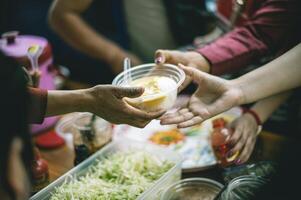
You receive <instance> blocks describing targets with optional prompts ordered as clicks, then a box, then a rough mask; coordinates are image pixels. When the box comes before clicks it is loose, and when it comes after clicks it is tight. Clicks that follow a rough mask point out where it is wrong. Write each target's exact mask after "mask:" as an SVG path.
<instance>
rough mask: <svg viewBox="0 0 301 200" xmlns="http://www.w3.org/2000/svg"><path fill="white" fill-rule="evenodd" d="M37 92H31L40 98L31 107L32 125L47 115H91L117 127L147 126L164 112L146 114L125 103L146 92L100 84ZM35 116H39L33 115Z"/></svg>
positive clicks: (36, 97) (141, 89) (139, 89)
mask: <svg viewBox="0 0 301 200" xmlns="http://www.w3.org/2000/svg"><path fill="white" fill-rule="evenodd" d="M30 90H32V89H30ZM36 90H37V91H36V92H30V94H31V96H32V98H33V99H38V101H35V102H39V103H38V104H32V106H31V122H41V120H42V119H43V117H45V116H46V117H47V116H54V115H60V114H66V113H70V112H91V113H94V114H96V115H98V116H100V117H102V118H104V119H105V120H107V121H110V122H112V123H115V124H129V125H132V126H136V127H144V126H145V125H147V124H148V123H149V122H150V121H151V120H152V119H154V118H157V117H159V116H161V115H162V114H163V112H164V111H158V112H151V113H150V112H149V113H148V112H144V111H141V110H138V109H136V108H134V107H132V106H130V105H129V104H127V103H126V102H125V101H124V100H123V97H129V98H134V97H137V96H140V95H141V94H142V93H143V88H120V87H114V86H110V85H98V86H95V87H93V88H89V89H82V90H65V91H63V90H53V91H51V90H50V91H48V95H47V93H46V94H45V93H44V92H41V91H38V90H39V89H36ZM41 93H42V94H41ZM39 105H41V106H39ZM33 113H36V114H35V115H33Z"/></svg>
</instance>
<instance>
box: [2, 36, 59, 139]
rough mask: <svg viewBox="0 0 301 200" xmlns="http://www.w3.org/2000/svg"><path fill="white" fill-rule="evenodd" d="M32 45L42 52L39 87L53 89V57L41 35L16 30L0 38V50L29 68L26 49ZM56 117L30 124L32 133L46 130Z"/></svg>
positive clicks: (47, 43) (48, 44) (49, 47)
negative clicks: (20, 32)
mask: <svg viewBox="0 0 301 200" xmlns="http://www.w3.org/2000/svg"><path fill="white" fill-rule="evenodd" d="M32 45H39V46H41V47H42V48H43V52H42V54H41V56H40V57H39V60H38V63H39V68H40V71H41V74H42V75H41V79H40V85H39V88H42V89H47V90H53V89H56V88H55V83H54V78H55V76H56V74H55V73H53V70H52V67H53V66H52V64H53V58H52V50H51V45H50V43H49V42H48V41H47V40H46V39H45V38H42V37H38V36H33V35H18V32H17V31H12V32H8V33H5V34H3V35H2V38H1V39H0V50H1V51H2V52H3V53H4V54H6V55H7V56H9V57H12V58H14V59H16V60H17V61H18V62H19V63H20V64H21V65H22V66H24V67H26V68H27V69H29V70H30V69H31V64H30V61H29V59H28V58H27V50H28V48H29V47H30V46H32ZM57 120H58V117H48V118H45V120H44V122H43V124H39V125H31V132H32V133H34V134H35V133H39V132H42V131H44V130H47V129H49V128H51V127H53V125H54V124H55V123H56V122H57Z"/></svg>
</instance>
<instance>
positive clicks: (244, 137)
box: [231, 133, 249, 154]
mask: <svg viewBox="0 0 301 200" xmlns="http://www.w3.org/2000/svg"><path fill="white" fill-rule="evenodd" d="M248 135H249V134H248V133H244V134H242V136H241V137H240V139H239V140H238V142H237V143H236V144H235V145H234V147H233V148H232V149H231V153H232V154H234V153H235V152H241V149H242V148H243V147H244V145H245V144H246V141H247V139H248Z"/></svg>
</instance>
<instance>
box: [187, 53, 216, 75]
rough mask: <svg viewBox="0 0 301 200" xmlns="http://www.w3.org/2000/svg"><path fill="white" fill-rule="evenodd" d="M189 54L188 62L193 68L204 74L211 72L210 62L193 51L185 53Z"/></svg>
mask: <svg viewBox="0 0 301 200" xmlns="http://www.w3.org/2000/svg"><path fill="white" fill-rule="evenodd" d="M187 53H189V54H190V55H189V58H190V59H189V60H190V62H191V63H193V65H194V66H193V67H195V68H197V69H199V70H201V71H203V72H206V73H210V71H211V65H210V62H209V61H208V60H207V59H206V58H205V57H204V56H203V55H202V54H200V53H198V52H195V51H191V52H187Z"/></svg>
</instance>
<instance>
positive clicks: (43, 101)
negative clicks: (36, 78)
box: [28, 87, 48, 123]
mask: <svg viewBox="0 0 301 200" xmlns="http://www.w3.org/2000/svg"><path fill="white" fill-rule="evenodd" d="M28 90H29V95H30V100H31V101H30V106H29V122H30V123H42V122H43V121H44V117H45V113H46V106H47V94H48V92H47V90H43V89H38V88H32V87H29V88H28Z"/></svg>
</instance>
